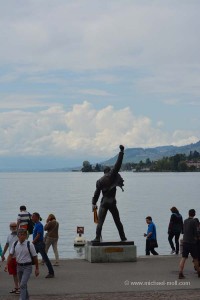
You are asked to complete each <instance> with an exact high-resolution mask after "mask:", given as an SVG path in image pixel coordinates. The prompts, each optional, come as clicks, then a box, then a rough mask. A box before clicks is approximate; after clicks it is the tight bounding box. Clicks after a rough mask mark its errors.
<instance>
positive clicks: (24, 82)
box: [0, 0, 200, 160]
mask: <svg viewBox="0 0 200 300" xmlns="http://www.w3.org/2000/svg"><path fill="white" fill-rule="evenodd" d="M0 7H1V9H0V41H1V47H0V140H1V146H0V157H1V158H3V157H12V156H15V157H17V156H19V157H22V156H33V157H40V156H46V157H65V158H66V157H67V158H69V159H74V160H76V159H80V158H84V157H87V158H88V157H90V158H91V159H96V158H99V157H101V158H109V157H111V156H113V155H114V154H115V153H116V150H117V149H118V145H119V144H124V146H125V148H134V147H143V148H149V147H156V146H163V145H176V146H181V145H186V144H190V143H195V142H197V141H199V140H200V118H199V112H200V55H199V53H200V34H199V28H200V18H199V11H200V1H198V0H190V1H188V0H181V1H180V0H165V1H163V0H109V1H108V0H101V1H99V0H56V1H55V0H18V1H15V0H11V1H4V0H0Z"/></svg>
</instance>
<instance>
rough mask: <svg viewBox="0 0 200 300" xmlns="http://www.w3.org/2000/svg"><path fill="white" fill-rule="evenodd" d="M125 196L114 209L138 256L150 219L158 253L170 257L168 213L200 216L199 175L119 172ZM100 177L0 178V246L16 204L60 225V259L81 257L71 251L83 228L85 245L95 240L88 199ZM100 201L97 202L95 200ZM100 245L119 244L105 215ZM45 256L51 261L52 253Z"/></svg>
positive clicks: (80, 253) (17, 175) (77, 174)
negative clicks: (191, 212) (53, 218)
mask: <svg viewBox="0 0 200 300" xmlns="http://www.w3.org/2000/svg"><path fill="white" fill-rule="evenodd" d="M121 175H122V177H123V178H124V180H125V186H124V192H122V191H121V189H118V191H117V205H118V208H119V212H120V217H121V221H122V223H123V225H124V230H125V234H126V236H127V238H128V240H133V241H134V242H135V244H136V246H137V252H138V255H144V254H145V238H144V237H143V233H144V232H146V229H147V225H146V222H145V217H146V216H148V215H150V216H152V218H153V221H154V223H155V224H156V226H157V237H158V244H159V248H158V252H159V254H169V252H170V247H169V244H168V240H167V237H168V236H167V228H168V223H169V219H170V216H171V213H170V208H171V207H172V206H176V207H177V208H178V209H179V210H180V213H181V214H182V216H183V218H184V219H185V218H186V217H187V213H188V210H189V209H190V208H194V209H196V212H197V217H200V201H199V200H200V199H199V198H200V184H199V183H200V173H132V172H123V173H121ZM101 176H102V173H81V172H67V173H0V203H1V210H0V228H1V230H0V242H1V244H2V245H4V244H5V242H6V237H7V235H8V233H9V223H10V222H11V221H15V220H16V218H17V214H18V213H19V207H20V205H26V206H27V210H28V211H29V212H31V213H32V212H34V211H37V212H39V213H40V215H41V217H42V218H43V223H45V220H46V218H47V216H48V214H49V213H53V214H55V216H56V218H57V220H58V221H59V223H60V232H59V235H60V238H59V254H60V257H61V258H77V257H80V258H83V257H84V256H83V252H84V249H83V248H74V239H75V237H76V236H77V233H76V227H77V226H84V228H85V234H84V237H85V239H86V240H91V239H93V238H94V237H95V229H96V225H95V224H94V223H93V214H92V211H91V199H92V196H93V193H94V189H95V185H96V180H97V179H98V178H99V177H101ZM99 202H100V200H99ZM102 235H103V240H104V241H109V240H112V241H118V240H119V236H118V232H117V229H116V227H115V224H114V222H113V219H112V216H111V215H110V213H108V215H107V218H106V221H105V224H104V227H103V232H102ZM49 256H50V257H54V256H53V252H52V250H51V251H49Z"/></svg>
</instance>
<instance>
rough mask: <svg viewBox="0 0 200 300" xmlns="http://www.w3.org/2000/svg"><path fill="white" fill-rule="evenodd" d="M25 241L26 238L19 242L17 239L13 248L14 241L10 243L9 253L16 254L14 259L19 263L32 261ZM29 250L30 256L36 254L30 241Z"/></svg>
mask: <svg viewBox="0 0 200 300" xmlns="http://www.w3.org/2000/svg"><path fill="white" fill-rule="evenodd" d="M27 242H28V241H27V240H25V241H24V242H23V243H20V242H19V241H18V242H17V244H16V246H15V249H14V243H13V244H12V247H11V250H10V254H12V255H15V256H16V261H17V262H18V263H19V264H24V263H30V262H31V261H32V259H31V256H30V253H29V250H28V246H27ZM30 252H31V254H32V256H37V253H36V251H35V247H34V245H33V244H32V243H30Z"/></svg>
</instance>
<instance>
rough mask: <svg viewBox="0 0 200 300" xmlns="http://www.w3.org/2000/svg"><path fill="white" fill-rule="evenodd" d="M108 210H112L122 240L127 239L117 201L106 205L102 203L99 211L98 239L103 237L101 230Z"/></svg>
mask: <svg viewBox="0 0 200 300" xmlns="http://www.w3.org/2000/svg"><path fill="white" fill-rule="evenodd" d="M108 210H109V211H110V212H111V214H112V216H113V219H114V222H115V225H116V226H117V229H118V232H119V236H120V238H121V240H124V239H126V236H125V233H124V228H123V225H122V223H121V221H120V216H119V211H118V208H117V206H116V203H112V204H107V205H106V206H104V205H102V204H101V205H100V208H99V213H98V225H97V228H96V238H98V239H100V238H101V231H102V227H103V223H104V221H105V218H106V215H107V212H108Z"/></svg>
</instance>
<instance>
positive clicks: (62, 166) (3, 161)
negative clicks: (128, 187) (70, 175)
mask: <svg viewBox="0 0 200 300" xmlns="http://www.w3.org/2000/svg"><path fill="white" fill-rule="evenodd" d="M195 150H196V151H198V152H200V141H199V142H197V143H195V144H190V145H186V146H181V147H177V146H161V147H155V148H127V149H125V151H124V160H123V163H128V162H135V163H138V162H140V161H141V160H142V161H144V162H145V161H146V159H147V158H149V159H150V160H151V161H152V160H153V161H155V160H158V159H160V158H162V157H164V156H168V157H169V156H173V155H175V154H177V153H183V154H186V155H187V154H189V153H190V151H193V152H194V151H195ZM116 159H117V155H116V156H114V157H112V158H110V159H108V160H106V161H101V158H99V159H97V160H96V161H92V162H91V160H90V158H89V157H87V158H86V157H84V158H82V157H79V159H74V160H72V159H69V158H68V157H64V158H63V157H46V156H32V157H31V156H27V157H0V172H35V171H45V172H67V171H71V170H80V169H81V168H82V165H83V161H84V160H88V161H90V163H91V164H92V165H96V164H97V163H98V164H101V165H110V166H112V165H114V163H115V162H116Z"/></svg>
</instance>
